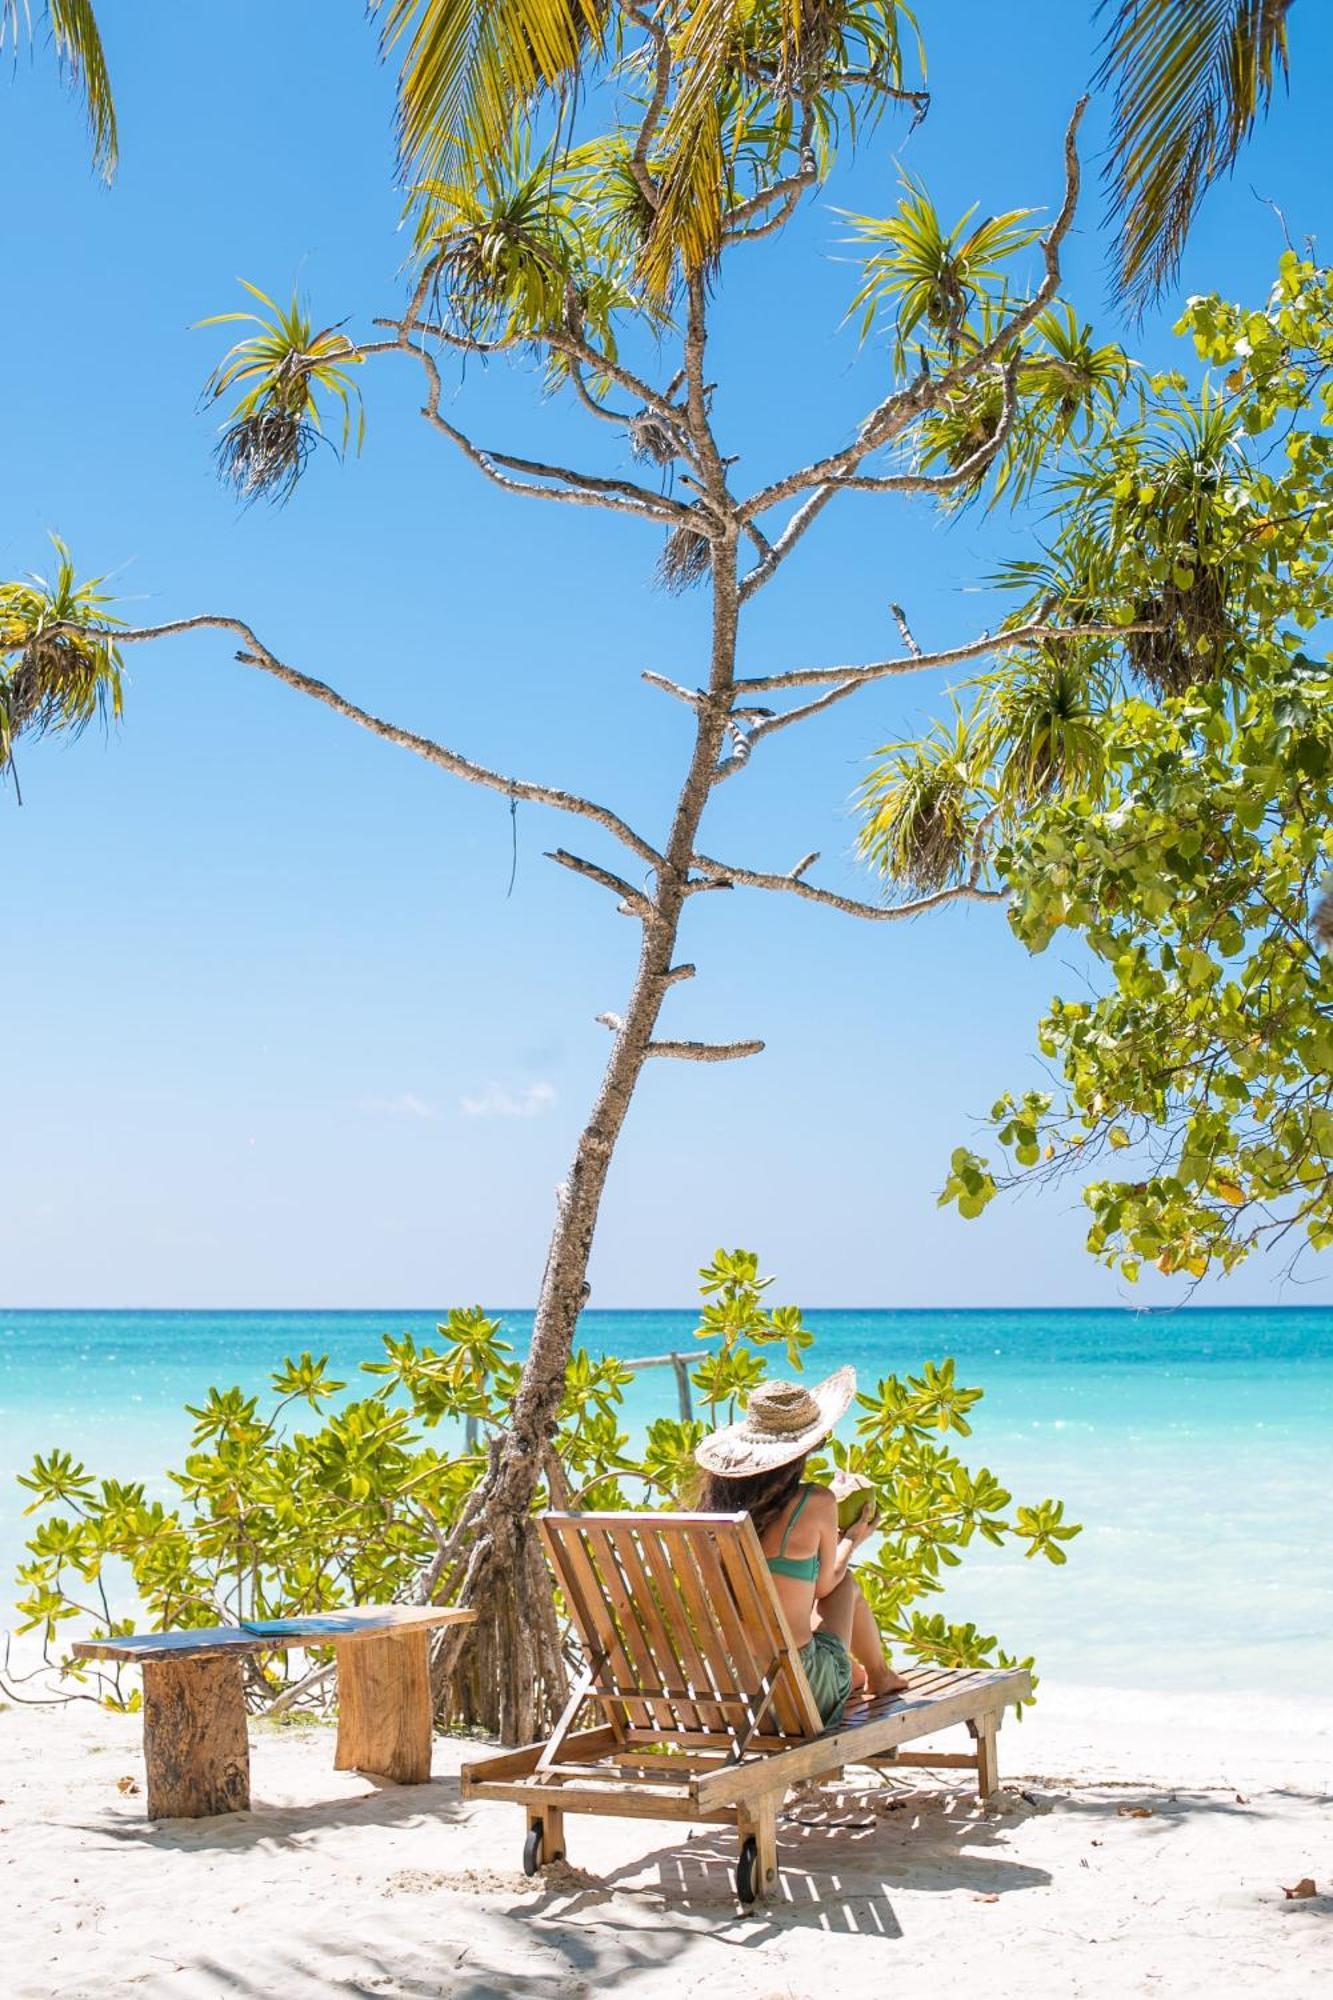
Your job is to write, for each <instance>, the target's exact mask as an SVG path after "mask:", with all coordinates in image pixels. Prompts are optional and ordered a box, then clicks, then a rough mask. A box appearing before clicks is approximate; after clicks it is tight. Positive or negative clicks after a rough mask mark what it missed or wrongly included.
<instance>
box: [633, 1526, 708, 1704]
mask: <svg viewBox="0 0 1333 2000" xmlns="http://www.w3.org/2000/svg"><path fill="white" fill-rule="evenodd" d="M639 1543H640V1546H641V1547H642V1549H643V1552H644V1557H645V1559H646V1561H647V1563H648V1567H649V1569H650V1570H651V1571H652V1573H653V1575H654V1577H655V1578H656V1579H657V1584H658V1588H659V1590H660V1591H661V1593H662V1596H663V1598H664V1599H665V1600H666V1601H667V1602H669V1603H670V1605H671V1607H672V1611H671V1625H672V1634H673V1637H674V1639H675V1643H676V1646H677V1648H678V1650H679V1652H680V1655H681V1659H682V1662H683V1664H684V1665H685V1668H686V1670H687V1677H688V1679H689V1680H690V1682H691V1684H692V1685H693V1686H694V1687H695V1688H696V1689H697V1690H698V1691H699V1693H700V1694H701V1695H706V1694H707V1692H708V1690H709V1689H710V1688H711V1689H714V1690H716V1688H717V1683H716V1682H715V1681H714V1679H713V1676H712V1673H711V1672H710V1670H709V1667H708V1664H707V1661H706V1660H705V1658H704V1655H703V1652H702V1651H701V1649H700V1647H699V1644H698V1642H697V1640H696V1638H695V1622H696V1621H697V1622H698V1624H699V1626H700V1627H701V1628H702V1629H703V1630H705V1631H706V1630H707V1629H708V1626H709V1622H710V1621H709V1618H708V1612H707V1607H706V1605H705V1604H704V1602H703V1598H702V1595H701V1594H699V1593H698V1591H697V1587H695V1573H694V1571H693V1570H692V1569H691V1570H686V1569H684V1568H683V1567H681V1566H679V1565H677V1564H676V1563H673V1561H672V1559H671V1552H670V1550H669V1549H668V1548H667V1546H666V1544H665V1543H664V1541H663V1539H662V1536H661V1532H660V1530H659V1528H658V1527H657V1525H656V1524H654V1525H653V1526H652V1527H643V1528H640V1529H639ZM695 1706H696V1708H697V1709H698V1714H699V1723H698V1727H699V1728H700V1729H703V1730H718V1729H725V1727H726V1716H725V1714H724V1713H723V1711H722V1709H721V1708H719V1707H718V1705H717V1704H716V1703H715V1702H709V1701H707V1700H703V1699H701V1700H699V1701H698V1702H696V1704H695Z"/></svg>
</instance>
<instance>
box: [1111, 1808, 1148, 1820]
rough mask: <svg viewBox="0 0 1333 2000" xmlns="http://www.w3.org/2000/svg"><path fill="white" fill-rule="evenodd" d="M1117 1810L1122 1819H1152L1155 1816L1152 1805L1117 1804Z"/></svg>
mask: <svg viewBox="0 0 1333 2000" xmlns="http://www.w3.org/2000/svg"><path fill="white" fill-rule="evenodd" d="M1116 1811H1117V1812H1118V1813H1119V1815H1120V1817H1121V1819H1151V1818H1152V1817H1153V1809H1152V1807H1151V1806H1117V1807H1116Z"/></svg>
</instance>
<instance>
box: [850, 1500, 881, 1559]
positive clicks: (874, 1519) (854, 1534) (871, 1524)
mask: <svg viewBox="0 0 1333 2000" xmlns="http://www.w3.org/2000/svg"><path fill="white" fill-rule="evenodd" d="M878 1526H879V1508H878V1507H877V1506H876V1505H875V1503H874V1501H873V1500H867V1501H866V1504H865V1506H864V1507H863V1508H862V1509H861V1511H860V1513H859V1514H858V1515H857V1517H856V1519H855V1520H854V1521H853V1522H851V1523H850V1525H849V1526H848V1527H846V1528H844V1530H843V1540H844V1541H847V1542H850V1543H851V1545H852V1547H853V1548H854V1549H859V1548H860V1546H861V1544H862V1542H868V1541H869V1540H870V1537H871V1536H872V1535H873V1534H874V1532H875V1529H876V1528H877V1527H878Z"/></svg>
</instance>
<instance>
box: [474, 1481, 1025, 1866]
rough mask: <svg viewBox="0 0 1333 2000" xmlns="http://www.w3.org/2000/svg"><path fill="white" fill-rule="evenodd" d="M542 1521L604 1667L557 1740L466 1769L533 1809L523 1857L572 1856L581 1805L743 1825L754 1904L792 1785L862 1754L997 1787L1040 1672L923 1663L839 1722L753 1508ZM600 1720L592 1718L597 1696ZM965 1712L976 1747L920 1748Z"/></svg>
mask: <svg viewBox="0 0 1333 2000" xmlns="http://www.w3.org/2000/svg"><path fill="white" fill-rule="evenodd" d="M540 1526H541V1532H542V1536H543V1538H544V1541H545V1544H546V1549H547V1553H548V1555H549V1556H550V1559H551V1564H552V1567H553V1568H554V1570H555V1574H556V1578H557V1581H558V1583H559V1586H560V1589H561V1592H562V1594H563V1596H564V1600H565V1603H566V1605H567V1606H568V1608H569V1614H570V1617H571V1618H572V1620H573V1622H574V1625H575V1628H576V1629H577V1631H578V1635H579V1638H580V1640H581V1642H582V1646H583V1651H584V1654H585V1656H586V1659H587V1662H588V1664H587V1667H586V1670H585V1671H584V1673H583V1674H582V1675H581V1676H580V1678H579V1680H578V1681H577V1683H576V1684H575V1687H574V1689H573V1692H572V1693H571V1695H570V1698H569V1701H568V1704H567V1705H566V1708H565V1711H564V1713H563V1715H562V1716H561V1718H560V1721H559V1725H558V1727H557V1728H556V1731H555V1734H554V1735H553V1736H552V1737H551V1738H550V1739H549V1741H547V1742H544V1743H533V1744H530V1745H529V1746H528V1747H527V1748H526V1749H522V1750H512V1751H508V1752H504V1753H501V1754H499V1755H497V1756H492V1757H486V1758H483V1759H482V1760H481V1762H480V1763H475V1764H467V1765H465V1766H464V1767H463V1773H462V1789H463V1796H464V1797H465V1798H489V1799H510V1800H513V1801H514V1802H516V1803H517V1804H519V1805H521V1806H523V1807H524V1808H525V1809H526V1812H527V1820H528V1834H527V1840H526V1844H525V1846H524V1852H523V1865H524V1868H525V1870H526V1872H527V1873H528V1874H530V1875H531V1874H535V1873H536V1871H537V1869H538V1867H540V1866H541V1865H543V1864H544V1863H546V1862H549V1861H554V1860H557V1859H559V1858H560V1857H561V1856H562V1855H563V1853H564V1846H565V1835H564V1816H565V1814H566V1813H571V1812H587V1813H608V1814H627V1815H630V1816H632V1817H635V1818H642V1819H681V1820H690V1821H704V1822H720V1823H721V1824H723V1825H734V1826H735V1827H736V1829H737V1832H738V1835H739V1838H740V1843H741V1849H740V1861H739V1864H738V1866H737V1869H736V1893H737V1896H738V1897H739V1899H740V1901H741V1902H742V1903H743V1904H749V1903H752V1902H754V1901H755V1900H756V1898H757V1897H761V1896H769V1895H772V1894H773V1893H774V1892H775V1890H776V1889H777V1886H778V1857H777V1816H778V1812H779V1810H780V1808H781V1806H782V1802H783V1799H784V1797H785V1795H786V1793H787V1791H788V1788H789V1787H790V1786H792V1785H796V1784H800V1783H802V1782H804V1781H806V1780H809V1779H827V1778H832V1777H835V1776H837V1775H838V1774H839V1773H840V1772H841V1771H842V1770H843V1769H844V1767H845V1766H847V1765H849V1764H866V1765H871V1766H884V1765H902V1764H909V1765H918V1764H919V1765H926V1766H937V1765H942V1766H946V1767H949V1768H965V1769H967V1770H974V1771H975V1772H976V1774H977V1790H978V1792H979V1793H980V1795H981V1796H982V1797H983V1798H985V1797H987V1796H988V1795H989V1794H990V1793H991V1792H993V1791H994V1790H995V1789H996V1786H997V1783H998V1778H997V1772H996V1757H995V1748H996V1746H995V1736H996V1731H997V1730H998V1728H999V1726H1000V1719H1001V1716H1002V1714H1003V1712H1004V1710H1005V1709H1006V1708H1007V1707H1008V1706H1010V1704H1012V1703H1015V1702H1018V1701H1021V1700H1022V1699H1023V1698H1024V1697H1025V1696H1026V1695H1028V1694H1029V1693H1030V1692H1031V1682H1030V1679H1029V1676H1028V1675H1027V1673H1026V1672H1025V1671H1023V1670H1022V1669H1016V1670H1014V1671H1010V1672H1003V1673H993V1672H973V1671H972V1670H970V1669H958V1668H933V1667H922V1668H918V1669H916V1670H915V1671H914V1672H912V1673H911V1674H909V1676H908V1680H909V1682H910V1685H909V1687H908V1689H907V1691H906V1692H905V1693H901V1694H894V1695H884V1696H881V1697H879V1698H878V1699H875V1700H866V1699H864V1698H856V1699H854V1700H853V1702H852V1703H851V1704H849V1706H848V1709H847V1712H846V1715H845V1717H844V1719H843V1720H842V1722H840V1723H839V1724H838V1725H837V1727H836V1728H833V1729H825V1728H824V1726H823V1724H822V1723H821V1721H820V1719H819V1712H818V1710H817V1709H816V1707H815V1704H814V1699H813V1697H812V1695H811V1693H810V1686H809V1683H808V1682H807V1680H806V1677H805V1671H804V1669H803V1668H802V1666H801V1662H800V1656H799V1654H798V1652H797V1649H796V1646H795V1643H794V1642H793V1639H792V1635H791V1631H790V1628H789V1627H788V1624H787V1620H786V1617H785V1616H784V1614H783V1610H782V1606H781V1603H780V1602H779V1599H778V1596H777V1593H776V1591H775V1590H774V1588H773V1580H772V1577H771V1575H770V1573H769V1569H768V1565H767V1563H766V1562H765V1560H764V1555H763V1551H762V1549H761V1548H760V1546H759V1538H758V1536H757V1535H756V1534H755V1531H754V1524H753V1522H752V1521H751V1520H750V1518H749V1516H748V1514H560V1513H551V1514H544V1515H543V1516H542V1518H541V1523H540ZM588 1706H593V1707H594V1711H595V1713H596V1712H599V1719H598V1720H597V1721H596V1724H595V1726H593V1727H584V1728H582V1729H576V1727H575V1724H576V1723H577V1722H578V1720H579V1719H580V1716H581V1714H582V1712H583V1711H584V1709H585V1708H586V1707H588ZM953 1724H965V1725H966V1727H967V1729H968V1730H969V1732H970V1733H971V1735H972V1737H973V1739H974V1746H975V1747H974V1749H973V1750H972V1751H971V1752H970V1753H963V1752H954V1753H951V1754H950V1753H944V1754H940V1753H935V1752H922V1751H911V1750H903V1749H902V1748H901V1747H900V1746H901V1745H902V1744H904V1743H908V1742H910V1741H912V1739H913V1738H919V1737H922V1736H933V1735H934V1734H935V1733H936V1731H938V1730H940V1729H944V1728H946V1727H948V1726H950V1725H953Z"/></svg>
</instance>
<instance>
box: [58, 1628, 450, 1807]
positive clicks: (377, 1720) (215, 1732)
mask: <svg viewBox="0 0 1333 2000" xmlns="http://www.w3.org/2000/svg"><path fill="white" fill-rule="evenodd" d="M476 1615H477V1614H476V1612H475V1611H457V1610H454V1609H452V1608H450V1607H448V1606H439V1605H425V1606H416V1605H407V1604H387V1605H362V1606H360V1607H358V1608H357V1609H355V1610H348V1611H326V1612H319V1613H315V1614H312V1615H311V1616H309V1617H306V1618H273V1619H269V1620H267V1621H263V1622H259V1623H256V1624H253V1625H213V1626H208V1627H205V1628H203V1629H197V1630H195V1631H193V1632H138V1633H135V1634H133V1635H132V1636H130V1637H128V1638H124V1639H84V1640H80V1641H79V1642H78V1643H77V1644H76V1645H74V1646H73V1647H72V1648H71V1651H72V1652H73V1653H74V1655H75V1657H76V1658H77V1659H80V1660H114V1661H116V1662H118V1663H119V1664H120V1665H121V1666H128V1665H134V1666H141V1667H142V1668H143V1747H144V1761H145V1763H146V1764H147V1766H148V1817H149V1818H150V1819H204V1818H206V1817H207V1816H208V1815H209V1814H210V1813H225V1812H248V1811H249V1809H250V1740H249V1736H248V1734H247V1731H246V1710H245V1683H244V1672H243V1667H242V1662H243V1660H244V1659H245V1657H246V1655H247V1654H253V1653H285V1652H290V1651H292V1650H294V1649H296V1648H298V1647H299V1648H309V1647H312V1646H332V1647H333V1650H334V1653H335V1655H336V1658H337V1672H338V1743H337V1749H336V1751H335V1753H334V1759H333V1766H334V1769H335V1770H337V1771H366V1772H369V1773H371V1774H372V1775H374V1776H375V1777H380V1778H387V1779H389V1780H390V1781H391V1782H392V1783H393V1784H397V1785H421V1784H424V1783H425V1782H426V1780H427V1779H428V1778H429V1776H430V1745H431V1721H432V1704H431V1694H430V1661H429V1649H430V1635H431V1632H432V1630H434V1628H435V1627H437V1626H440V1625H460V1624H471V1623H472V1621H473V1620H474V1619H475V1618H476Z"/></svg>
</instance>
